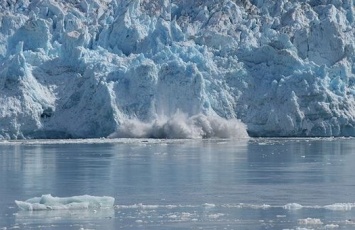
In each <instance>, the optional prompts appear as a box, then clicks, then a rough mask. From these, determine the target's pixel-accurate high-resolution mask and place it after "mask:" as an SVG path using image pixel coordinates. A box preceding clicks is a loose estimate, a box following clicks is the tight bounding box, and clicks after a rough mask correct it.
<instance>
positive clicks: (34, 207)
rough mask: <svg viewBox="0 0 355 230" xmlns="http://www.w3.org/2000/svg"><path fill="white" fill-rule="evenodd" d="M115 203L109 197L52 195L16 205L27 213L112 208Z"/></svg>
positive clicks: (17, 202) (18, 202) (19, 202)
mask: <svg viewBox="0 0 355 230" xmlns="http://www.w3.org/2000/svg"><path fill="white" fill-rule="evenodd" d="M114 202H115V198H113V197H109V196H102V197H98V196H90V195H83V196H72V197H53V196H52V195H50V194H47V195H42V196H41V197H34V198H31V199H28V200H26V201H17V200H15V203H16V205H17V206H18V207H19V208H20V209H21V210H25V211H39V210H77V209H97V208H112V207H113V205H114Z"/></svg>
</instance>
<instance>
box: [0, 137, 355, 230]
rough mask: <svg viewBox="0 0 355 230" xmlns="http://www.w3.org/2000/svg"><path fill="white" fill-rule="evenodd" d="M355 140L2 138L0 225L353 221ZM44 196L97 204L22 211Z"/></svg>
mask: <svg viewBox="0 0 355 230" xmlns="http://www.w3.org/2000/svg"><path fill="white" fill-rule="evenodd" d="M354 176H355V139H251V140H239V141H235V140H234V141H229V140H227V141H226V140H194V141H193V140H174V141H169V140H112V141H105V140H97V141H81V142H80V141H79V142H77V143H75V142H64V141H57V142H50V141H40V142H39V141H37V142H36V141H32V142H30V141H28V142H8V143H0V229H1V230H5V229H119V228H123V229H354V228H355V178H354ZM42 194H52V195H53V196H59V197H68V196H76V195H84V194H89V195H95V196H112V197H115V199H116V201H115V206H114V207H113V208H112V209H105V210H79V211H34V212H30V211H27V212H26V211H20V210H19V209H18V208H17V207H16V205H15V203H14V201H15V200H27V199H29V198H32V197H36V196H41V195H42Z"/></svg>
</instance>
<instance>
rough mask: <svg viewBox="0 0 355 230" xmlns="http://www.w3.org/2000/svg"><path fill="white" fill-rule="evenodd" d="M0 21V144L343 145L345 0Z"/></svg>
mask: <svg viewBox="0 0 355 230" xmlns="http://www.w3.org/2000/svg"><path fill="white" fill-rule="evenodd" d="M0 12H1V13H0V66H1V68H0V137H1V138H5V139H16V138H68V137H70V138H79V137H80V138H82V137H84V138H85V137H107V136H114V137H124V136H127V137H132V136H133V137H171V138H184V137H187V138H201V137H243V136H246V130H247V131H248V133H249V135H252V136H355V127H354V126H355V100H354V94H355V61H354V60H355V55H354V54H355V51H354V50H355V48H354V47H355V29H354V28H355V22H354V12H355V1H353V0H344V1H339V0H302V1H286V0H280V1H272V0H223V1H219V0H218V1H217V0H206V1H185V0H170V1H169V0H154V1H153V0H83V1H76V0H65V1H55V0H36V1H29V0H18V1H2V2H1V3H0ZM237 119H239V120H240V121H241V122H240V121H239V120H237ZM222 130H225V132H223V131H222Z"/></svg>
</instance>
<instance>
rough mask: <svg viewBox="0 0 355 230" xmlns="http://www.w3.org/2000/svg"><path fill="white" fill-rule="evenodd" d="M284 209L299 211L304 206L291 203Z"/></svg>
mask: <svg viewBox="0 0 355 230" xmlns="http://www.w3.org/2000/svg"><path fill="white" fill-rule="evenodd" d="M283 208H284V209H288V210H297V209H302V208H303V206H302V205H300V204H297V203H289V204H286V205H284V206H283Z"/></svg>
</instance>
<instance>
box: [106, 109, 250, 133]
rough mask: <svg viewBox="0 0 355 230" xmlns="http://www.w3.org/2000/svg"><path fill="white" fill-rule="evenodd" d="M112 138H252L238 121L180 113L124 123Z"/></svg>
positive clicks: (130, 120)
mask: <svg viewBox="0 0 355 230" xmlns="http://www.w3.org/2000/svg"><path fill="white" fill-rule="evenodd" d="M110 137H111V138H122V137H131V138H171V139H186V138H188V139H199V138H248V134H247V131H246V126H245V125H244V124H243V123H242V122H240V121H239V120H237V119H229V120H227V119H224V118H221V117H218V116H206V115H203V114H198V115H194V116H190V117H189V116H188V115H187V114H185V113H182V112H179V111H178V112H176V113H175V114H174V115H173V116H171V117H169V118H166V117H161V118H159V119H156V120H154V121H151V122H142V121H140V120H138V119H129V120H126V121H125V122H123V123H122V125H121V126H120V127H119V128H118V130H117V131H116V132H115V133H113V134H112V135H110Z"/></svg>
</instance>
